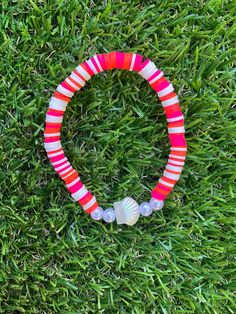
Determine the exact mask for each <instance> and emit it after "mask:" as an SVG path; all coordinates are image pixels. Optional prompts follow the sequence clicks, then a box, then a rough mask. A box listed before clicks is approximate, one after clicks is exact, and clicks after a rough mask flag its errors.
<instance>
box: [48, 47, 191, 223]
mask: <svg viewBox="0 0 236 314" xmlns="http://www.w3.org/2000/svg"><path fill="white" fill-rule="evenodd" d="M111 69H124V70H129V71H134V72H138V74H139V75H141V76H142V77H143V78H144V79H146V80H147V81H148V83H149V84H150V85H151V87H152V88H153V89H154V90H155V91H156V93H157V94H158V96H159V98H160V100H161V103H162V106H163V108H164V111H165V114H166V117H167V122H168V133H169V141H170V144H171V148H170V154H169V158H168V162H167V165H166V167H165V170H164V173H163V175H162V177H161V178H160V179H159V182H158V183H157V185H156V186H155V187H154V189H153V190H152V192H151V199H150V201H149V202H144V203H142V204H140V205H138V203H137V202H136V201H135V200H134V199H133V198H131V197H126V198H124V199H123V200H122V201H119V202H115V203H114V209H113V208H107V209H106V210H103V209H102V208H101V207H100V206H99V205H98V202H97V200H96V198H95V196H93V195H92V193H91V192H90V191H88V190H87V189H86V187H85V185H84V184H83V183H82V182H81V180H80V177H79V174H78V172H77V171H76V170H75V169H74V168H73V167H72V166H71V164H70V162H69V161H68V159H67V157H66V156H65V154H64V151H63V149H62V146H61V140H60V130H61V127H62V120H63V115H64V112H65V110H66V106H67V104H68V102H69V101H70V100H71V98H72V96H73V95H74V93H75V92H76V91H78V90H80V89H81V88H82V87H83V86H84V85H85V83H86V81H88V80H89V79H90V78H91V77H92V76H93V75H94V74H97V73H100V72H102V71H105V70H111ZM184 133H185V129H184V117H183V114H182V112H181V108H180V106H179V101H178V97H177V95H176V94H175V93H174V88H173V86H172V84H170V83H169V82H168V81H167V80H166V79H165V78H164V76H163V72H162V71H160V70H159V69H157V68H156V66H155V64H154V63H153V62H152V61H151V60H149V59H143V57H142V56H141V55H139V54H133V53H123V52H110V53H108V54H98V55H94V56H93V57H92V58H90V59H89V60H87V61H85V62H83V63H81V64H79V65H78V66H77V67H76V68H75V70H73V71H72V73H71V74H70V76H69V77H68V78H66V79H65V81H63V82H62V83H61V84H60V85H58V87H57V89H56V91H55V92H54V94H53V96H52V97H51V100H50V103H49V108H48V111H47V114H46V125H45V129H44V147H45V150H46V152H47V155H48V158H49V159H50V162H51V163H52V165H53V167H54V169H55V170H56V172H57V173H58V174H59V176H60V177H61V179H62V180H64V182H65V184H66V187H67V189H68V190H69V191H70V193H71V196H72V197H73V198H74V200H75V201H77V202H78V203H79V204H80V205H81V206H82V207H83V209H84V211H85V212H86V213H88V214H90V215H91V217H92V218H93V219H94V220H100V219H103V220H104V221H106V222H113V221H114V220H116V221H117V223H118V224H127V225H133V224H135V223H136V222H137V221H138V219H139V216H140V214H141V215H142V216H149V215H151V213H152V211H153V210H160V209H161V208H162V207H163V205H164V200H165V199H166V197H167V196H168V194H169V193H170V192H171V190H172V189H173V187H174V185H175V183H176V182H177V181H178V180H179V177H180V174H181V171H182V169H183V166H184V161H185V158H186V152H187V144H186V140H185V136H184Z"/></svg>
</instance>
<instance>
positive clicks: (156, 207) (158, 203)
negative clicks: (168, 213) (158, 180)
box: [149, 198, 164, 210]
mask: <svg viewBox="0 0 236 314" xmlns="http://www.w3.org/2000/svg"><path fill="white" fill-rule="evenodd" d="M149 203H150V205H151V207H152V209H153V210H160V209H162V207H163V206H164V202H163V201H160V200H157V199H156V198H151V199H150V202H149Z"/></svg>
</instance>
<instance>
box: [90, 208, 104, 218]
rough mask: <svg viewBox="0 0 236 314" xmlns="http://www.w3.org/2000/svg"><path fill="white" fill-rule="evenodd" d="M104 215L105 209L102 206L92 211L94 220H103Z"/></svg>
mask: <svg viewBox="0 0 236 314" xmlns="http://www.w3.org/2000/svg"><path fill="white" fill-rule="evenodd" d="M102 216H103V209H102V208H101V207H98V208H96V209H95V210H94V211H92V213H91V217H92V218H93V220H101V219H102Z"/></svg>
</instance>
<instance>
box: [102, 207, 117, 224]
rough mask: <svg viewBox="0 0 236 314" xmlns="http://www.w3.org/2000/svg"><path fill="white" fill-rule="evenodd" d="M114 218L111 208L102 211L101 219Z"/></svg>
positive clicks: (109, 220)
mask: <svg viewBox="0 0 236 314" xmlns="http://www.w3.org/2000/svg"><path fill="white" fill-rule="evenodd" d="M115 219H116V214H115V211H114V209H113V208H107V209H105V210H104V212H103V220H104V221H105V222H113V221H114V220H115Z"/></svg>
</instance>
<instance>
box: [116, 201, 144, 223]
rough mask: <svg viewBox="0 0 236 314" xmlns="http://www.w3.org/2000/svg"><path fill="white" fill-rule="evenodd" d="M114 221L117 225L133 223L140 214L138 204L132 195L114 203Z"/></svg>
mask: <svg viewBox="0 0 236 314" xmlns="http://www.w3.org/2000/svg"><path fill="white" fill-rule="evenodd" d="M114 209H115V213H116V221H117V224H118V225H121V224H126V225H129V226H132V225H134V224H135V223H136V222H137V221H138V219H139V216H140V212H139V205H138V203H137V202H136V201H135V200H134V199H133V198H132V197H125V198H124V199H123V200H122V201H120V202H115V203H114Z"/></svg>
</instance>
